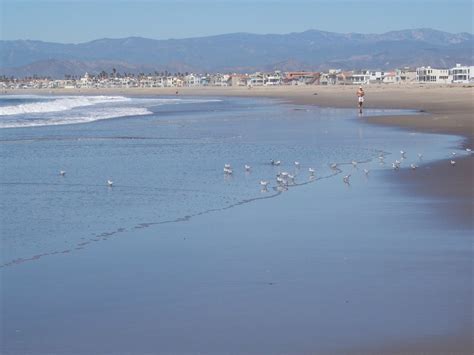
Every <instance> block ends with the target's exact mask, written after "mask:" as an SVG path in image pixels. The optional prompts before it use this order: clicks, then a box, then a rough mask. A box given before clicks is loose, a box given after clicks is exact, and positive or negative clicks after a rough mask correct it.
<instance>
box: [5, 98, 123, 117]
mask: <svg viewBox="0 0 474 355" xmlns="http://www.w3.org/2000/svg"><path fill="white" fill-rule="evenodd" d="M130 100H131V99H129V98H127V97H123V96H69V97H64V96H62V97H58V98H55V99H53V100H47V101H38V102H31V103H25V104H20V105H13V106H0V116H11V115H20V114H25V113H47V112H60V111H68V110H71V109H73V108H76V107H84V106H92V105H97V104H103V103H114V102H125V101H130Z"/></svg>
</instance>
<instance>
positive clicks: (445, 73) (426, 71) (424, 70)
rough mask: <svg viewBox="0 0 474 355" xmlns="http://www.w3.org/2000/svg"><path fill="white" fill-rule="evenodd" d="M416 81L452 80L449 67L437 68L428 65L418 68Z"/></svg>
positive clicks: (438, 82)
mask: <svg viewBox="0 0 474 355" xmlns="http://www.w3.org/2000/svg"><path fill="white" fill-rule="evenodd" d="M416 81H417V82H419V83H423V84H425V83H429V84H448V83H450V82H451V81H452V77H451V75H450V74H449V69H435V68H431V67H430V66H428V67H421V68H416Z"/></svg>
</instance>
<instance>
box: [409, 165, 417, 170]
mask: <svg viewBox="0 0 474 355" xmlns="http://www.w3.org/2000/svg"><path fill="white" fill-rule="evenodd" d="M410 168H412V170H415V169H416V168H418V166H416V165H415V164H410Z"/></svg>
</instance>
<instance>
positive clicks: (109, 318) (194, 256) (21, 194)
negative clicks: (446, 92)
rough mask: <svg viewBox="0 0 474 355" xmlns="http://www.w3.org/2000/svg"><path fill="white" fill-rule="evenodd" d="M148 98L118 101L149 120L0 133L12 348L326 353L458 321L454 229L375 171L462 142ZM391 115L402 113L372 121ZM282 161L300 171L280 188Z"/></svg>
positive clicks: (233, 102)
mask: <svg viewBox="0 0 474 355" xmlns="http://www.w3.org/2000/svg"><path fill="white" fill-rule="evenodd" d="M147 100H149V101H147ZM153 100H156V99H155V98H149V99H147V98H141V99H130V100H127V101H124V102H127V103H128V104H129V105H130V107H133V108H140V107H142V106H143V105H145V106H146V110H147V111H150V112H152V113H150V114H146V115H142V116H129V117H124V118H114V119H106V120H99V121H95V122H91V123H84V124H73V125H56V121H53V125H49V126H43V127H31V128H5V129H2V130H0V139H1V141H0V164H1V166H2V169H1V171H0V184H1V185H0V188H1V202H0V204H1V209H2V216H1V228H2V229H1V231H2V233H1V234H2V235H1V238H2V239H1V243H2V266H3V267H2V268H1V270H2V271H1V272H2V275H3V276H2V280H3V283H4V285H8V288H5V290H4V291H3V292H2V296H3V306H4V309H3V311H2V313H3V315H4V317H3V318H4V320H5V321H6V322H5V325H6V326H5V329H4V330H3V332H4V335H5V339H7V341H6V342H5V344H6V347H5V349H7V350H11V351H20V350H21V349H27V350H28V349H29V350H32V349H42V350H49V351H56V352H66V349H69V346H71V344H73V346H71V348H72V349H74V351H76V352H77V353H80V352H84V353H87V352H90V351H92V350H93V349H100V350H101V352H102V353H103V352H113V353H117V350H118V349H120V350H121V351H123V352H127V351H129V352H134V351H138V352H150V351H158V350H161V351H163V352H166V351H168V352H177V353H186V352H195V351H196V350H198V351H202V352H206V353H211V352H214V353H222V352H223V351H227V352H231V351H230V350H235V352H236V353H245V352H249V353H258V352H267V351H266V350H268V352H270V353H277V352H285V351H287V352H288V351H290V352H292V350H296V351H297V352H299V351H302V352H304V351H312V350H314V349H316V350H318V349H322V351H328V350H340V349H347V348H350V347H351V346H358V345H360V344H364V345H367V344H371V343H373V342H374V339H373V336H369V335H368V333H370V334H375V335H374V336H375V337H377V338H385V339H391V340H399V339H405V338H408V337H410V336H411V337H412V338H413V337H414V338H417V337H421V338H422V337H427V336H430V335H433V334H438V333H441V334H447V333H449V332H450V331H457V330H458V328H459V324H458V323H462V322H466V319H464V318H465V317H464V318H463V317H462V315H461V311H462V310H463V309H464V310H465V308H463V307H465V306H466V302H468V301H467V299H466V294H465V293H464V292H465V291H466V286H465V285H466V284H465V283H464V281H465V277H461V278H459V277H458V278H453V277H452V276H453V272H454V271H456V270H457V271H459V270H461V271H462V273H463V275H465V272H466V269H465V267H466V265H467V264H468V263H467V264H466V260H467V259H466V254H465V253H464V251H463V250H464V248H465V247H466V241H468V238H467V237H466V233H465V232H464V231H456V230H452V229H450V228H449V227H446V226H444V225H443V224H442V223H438V222H437V221H435V220H434V217H433V216H432V215H430V211H429V210H428V209H427V208H425V207H424V205H423V201H419V200H418V199H416V198H412V197H410V196H405V195H403V194H402V193H400V191H399V190H398V189H397V188H396V187H393V186H389V185H388V184H386V183H384V182H383V179H381V178H380V177H379V175H381V174H383V173H384V171H383V170H389V171H390V172H392V170H391V162H392V161H394V160H395V159H400V153H399V151H400V150H402V149H403V150H405V151H406V152H407V154H406V160H405V161H403V163H402V166H408V165H409V164H410V163H412V162H414V163H416V164H425V165H426V164H429V162H430V161H434V160H437V159H446V158H448V157H449V155H450V152H451V150H452V149H453V147H454V146H455V145H456V144H457V141H458V140H457V138H456V137H450V136H440V135H428V134H415V133H411V132H407V131H399V130H394V129H387V128H380V127H373V126H369V125H365V124H361V120H362V121H363V117H358V116H355V115H354V111H352V110H343V109H320V108H317V107H301V106H294V105H288V104H280V103H277V102H276V101H272V100H264V99H263V100H262V99H259V100H253V99H234V98H216V99H215V100H201V99H196V98H186V99H185V100H186V101H184V102H179V101H174V102H170V101H168V103H165V102H164V101H158V102H160V103H159V104H156V103H157V101H155V102H154V103H153ZM101 104H102V103H101ZM101 104H98V105H99V106H98V107H97V105H91V106H92V107H91V106H87V107H84V106H81V107H79V108H76V107H74V108H71V109H70V111H74V110H76V109H79V110H81V112H82V113H81V115H85V113H87V112H89V111H91V112H94V111H95V110H97V109H98V108H99V109H100V107H101V106H100V105H101ZM105 105H109V103H105ZM123 109H124V110H127V109H129V107H128V106H127V105H125V107H124V108H123ZM88 110H89V111H88ZM66 112H67V114H65V115H64V117H66V118H67V117H68V116H70V117H76V113H75V112H69V111H66ZM384 113H390V114H394V113H400V114H402V113H403V112H401V111H395V112H394V111H383V110H373V111H367V112H366V113H365V114H364V115H365V116H366V115H380V114H384ZM63 114H64V112H63ZM30 115H31V114H30ZM44 115H45V114H44V113H41V115H40V116H41V119H42V120H43V121H44V120H45V116H44ZM54 115H60V114H59V113H58V112H56V113H55V114H54ZM11 116H14V115H11ZM55 117H56V116H55ZM64 117H63V118H64ZM1 119H2V117H0V120H1ZM8 119H9V122H12V120H14V117H9V118H8ZM74 122H75V121H74ZM418 152H422V153H423V154H424V158H423V161H419V159H418V157H417V153H418ZM380 153H383V154H384V155H385V156H386V158H385V161H386V164H385V165H381V164H380V163H379V159H378V156H379V154H380ZM458 153H459V154H461V152H458ZM270 159H275V160H281V161H282V164H281V166H280V167H275V166H272V165H271V164H270ZM295 160H298V161H300V162H301V165H300V168H299V169H297V168H295V166H294V164H293V162H294V161H295ZM351 161H358V162H359V164H358V166H357V167H353V166H352V164H351ZM225 163H229V164H231V165H232V166H233V169H234V173H233V175H232V176H224V174H223V170H222V169H223V166H224V164H225ZM331 163H338V169H331V168H330V167H329V165H330V164H331ZM244 164H249V165H251V166H252V169H251V171H250V172H245V171H244V168H243V166H244ZM309 167H312V168H315V169H316V174H315V177H311V176H310V174H309V173H308V168H309ZM364 168H365V169H370V170H371V172H370V173H369V175H368V176H366V175H365V174H364V172H363V169H364ZM60 170H65V171H66V172H67V173H66V175H65V176H60V175H59V171H60ZM279 171H288V172H290V173H293V174H295V175H296V179H295V185H294V186H293V185H291V186H289V188H288V191H279V190H277V189H276V183H275V175H276V174H277V173H278V172H279ZM393 173H396V172H393ZM347 174H351V175H352V177H351V181H352V184H351V185H345V184H344V183H343V182H342V176H344V175H347ZM107 179H112V180H113V181H114V186H113V187H112V188H109V187H107V186H106V180H107ZM262 179H265V180H269V181H270V182H271V187H270V188H269V189H268V191H261V188H260V184H259V182H260V180H262ZM446 237H449V238H448V239H447V238H446ZM425 249H427V250H425ZM467 256H469V255H467ZM439 258H441V260H442V261H443V262H442V263H440V262H438V261H439V260H440V259H439ZM445 261H449V265H451V266H452V267H453V268H454V269H449V268H446V267H445V266H446V265H445V264H444V262H445ZM453 265H454V266H453ZM439 272H442V273H444V274H443V275H441V276H440V274H439ZM420 277H421V279H424V281H427V282H428V284H427V283H426V282H422V283H421V284H420V283H419V282H418V281H417V278H418V280H419V278H420ZM460 281H463V282H460ZM446 287H447V288H446ZM60 290H61V291H60ZM447 290H449V291H447ZM58 293H59V294H58ZM396 294H398V295H396ZM434 294H438V295H439V298H438V299H437V300H433V301H432V302H429V301H427V300H426V297H431V296H433V295H434ZM453 295H454V296H455V297H457V301H456V302H457V303H456V305H454V306H452V307H451V308H450V307H446V305H447V304H450V299H451V297H453ZM410 297H411V298H410ZM346 301H347V302H346ZM354 302H355V303H354ZM39 304H40V305H41V307H39ZM348 304H350V307H349V306H348ZM440 306H443V307H445V308H443V309H441V310H440V309H439V307H440ZM384 312H385V313H384ZM400 312H401V313H400ZM413 312H419V315H418V316H417V317H416V319H415V320H414V319H413V318H409V317H410V316H411V315H412V314H413ZM400 314H402V316H400ZM397 317H400V318H397ZM441 318H443V319H445V323H443V324H441V325H440V324H438V325H435V324H433V320H436V319H441ZM72 319H73V321H72V322H71V323H72V324H70V326H68V327H66V328H64V329H63V328H61V324H62V322H64V321H66V320H69V321H68V323H69V322H70V321H71V320H72ZM408 319H410V321H409V322H408V323H409V324H407V320H408ZM388 323H389V324H388ZM410 324H411V326H410ZM361 327H362V328H367V329H368V332H367V333H363V332H362V333H361V331H360V329H361ZM417 329H418V330H417ZM216 333H218V334H219V335H220V336H219V338H218V339H216V338H215V334H216ZM77 334H83V335H84V337H85V338H86V339H87V341H86V343H82V342H80V341H77V340H74V339H75V336H76V335H77ZM158 334H161V335H158ZM52 337H54V338H55V339H56V340H53V338H52ZM183 337H184V338H185V339H188V340H189V341H188V343H186V342H184V343H183V342H181V340H180V339H182V338H183ZM341 337H342V338H341ZM57 338H61V339H62V340H61V341H58V340H57ZM117 338H118V339H117ZM284 339H286V340H287V341H286V343H285V342H284ZM112 340H113V342H112ZM379 340H380V339H379ZM111 342H112V343H111ZM272 342H273V343H272ZM41 344H42V345H41ZM243 344H245V345H243ZM20 352H21V351H20Z"/></svg>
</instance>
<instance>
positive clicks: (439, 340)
mask: <svg viewBox="0 0 474 355" xmlns="http://www.w3.org/2000/svg"><path fill="white" fill-rule="evenodd" d="M170 89H174V88H170ZM212 89H213V90H202V91H201V90H197V89H193V90H181V91H180V95H182V94H185V95H193V96H242V97H244V96H245V97H268V98H274V99H279V100H282V101H285V102H289V103H293V104H301V105H318V106H322V107H324V106H328V107H342V108H350V107H353V108H354V110H356V107H355V105H354V104H355V94H354V89H355V88H354V87H343V88H334V90H333V88H328V89H327V90H320V88H318V87H310V88H290V90H289V92H284V91H282V90H279V89H280V88H278V90H277V89H275V91H273V88H271V89H270V90H265V89H262V90H255V89H251V90H248V93H247V92H246V91H242V92H240V91H237V92H236V91H234V90H227V89H226V88H223V89H219V88H217V89H216V90H215V88H212ZM323 89H324V88H323ZM399 89H402V88H399ZM403 89H406V88H403ZM457 89H461V88H456V91H457ZM245 90H247V89H245ZM413 90H416V88H413ZM427 90H435V91H436V92H434V93H433V92H432V91H430V92H429V95H427V97H421V98H420V97H417V96H416V95H412V96H413V97H412V98H410V99H408V98H406V97H407V96H410V92H409V93H398V92H397V91H391V90H390V91H388V88H385V87H384V88H374V91H372V87H371V88H368V89H367V94H368V98H370V100H368V101H367V103H370V104H368V105H367V108H387V107H388V108H399V109H411V110H416V109H418V110H424V111H426V112H427V113H428V112H429V113H430V114H429V115H428V114H427V115H421V116H420V115H410V114H408V115H406V116H379V117H371V118H370V119H362V120H361V122H360V123H362V124H381V125H390V126H392V127H398V128H400V129H408V130H416V131H423V132H432V133H445V134H455V135H457V136H462V137H464V143H461V145H462V146H466V145H469V144H470V143H472V123H473V119H472V118H470V117H469V114H470V113H471V112H472V110H471V106H472V104H470V102H469V101H470V100H469V99H470V95H471V93H472V90H469V91H466V92H467V95H464V94H463V95H462V100H460V101H461V106H462V105H464V106H463V108H461V109H459V110H458V109H456V107H453V105H456V103H457V104H458V105H459V101H456V100H454V98H455V97H456V95H457V94H458V93H457V92H456V93H454V92H453V93H449V92H448V93H446V92H447V91H446V92H445V90H451V89H449V88H444V89H442V90H441V88H439V89H438V88H429V89H427ZM438 90H439V91H438ZM463 90H466V89H463ZM134 91H135V90H130V91H129V92H123V90H121V92H117V91H111V92H103V91H101V92H90V93H89V92H84V91H76V92H74V93H75V94H92V93H94V94H114V95H129V96H137V95H156V94H158V95H173V96H175V94H174V92H170V91H171V90H167V91H166V93H165V92H162V91H159V92H158V91H156V90H151V91H141V92H140V93H138V92H134ZM418 91H419V90H418ZM131 92H133V94H132V93H131ZM223 92H225V93H224V94H223ZM315 92H317V93H318V95H314V93H315ZM22 93H24V92H22ZM40 93H43V92H42V91H41V92H40ZM411 93H412V94H413V92H411ZM44 94H49V93H44ZM56 94H60V95H64V94H73V93H72V92H70V91H67V92H61V93H59V92H58V93H56ZM439 96H441V97H444V98H445V99H446V100H447V107H445V108H443V107H438V103H437V102H433V104H431V103H430V102H427V101H429V100H435V99H436V98H438V99H439ZM405 98H406V99H405ZM417 100H418V103H419V106H416V104H417ZM465 100H467V101H465ZM397 102H398V103H397ZM338 104H339V106H338ZM435 104H436V105H435ZM396 105H399V107H394V106H396ZM411 105H413V106H411ZM442 105H443V104H440V106H442ZM444 105H446V103H445V104H444ZM417 107H420V108H417ZM432 107H433V112H435V113H432V112H431V111H429V109H430V108H432ZM450 107H451V108H452V109H453V112H455V113H453V116H451V113H450ZM455 109H456V110H455ZM443 111H444V112H448V113H449V117H454V120H453V121H452V120H451V119H444V120H443V115H447V114H446V113H443ZM420 120H421V121H422V122H421V123H420ZM380 121H383V122H380ZM440 121H441V123H440ZM445 121H446V122H445ZM400 122H401V123H400ZM408 154H413V152H409V153H408ZM456 160H457V161H458V164H457V165H456V166H455V167H451V166H450V164H449V157H447V158H446V160H444V159H443V160H440V161H437V162H435V163H429V164H426V165H427V166H426V169H425V167H424V166H421V167H420V168H419V169H418V170H417V171H416V173H413V172H412V171H411V170H410V169H406V168H404V169H401V170H400V171H398V172H397V173H393V172H390V171H386V172H384V173H383V176H384V179H389V180H393V182H394V185H396V187H397V188H396V190H397V191H396V193H398V192H399V193H403V194H405V193H410V194H414V195H419V196H422V197H428V198H427V199H426V200H429V201H428V202H427V203H429V204H430V206H432V207H433V208H434V209H437V211H436V212H437V213H436V215H437V216H438V215H439V216H442V217H443V218H442V219H446V220H448V219H449V221H448V222H449V225H450V226H451V225H452V226H453V228H452V231H453V234H455V233H456V231H457V230H458V229H457V226H459V225H460V224H462V225H464V224H466V226H467V227H468V228H472V201H473V199H472V193H473V191H472V175H473V174H472V173H473V168H472V167H473V166H472V162H473V160H472V156H470V157H464V158H462V159H461V158H459V159H456ZM440 202H441V203H440ZM438 213H439V214H438ZM440 219H441V218H440ZM311 223H312V222H311ZM237 234H238V233H237ZM188 242H189V241H188ZM410 248H411V246H410ZM406 250H410V249H409V248H408V249H406ZM382 251H384V250H382ZM464 252H466V253H472V252H471V251H469V250H464ZM58 262H59V261H58ZM395 263H398V261H395ZM432 265H435V264H432ZM436 266H437V267H444V265H443V264H442V263H441V262H440V263H438V264H437V265H436ZM426 270H427V269H426ZM456 279H457V278H456ZM408 289H409V288H408ZM464 326H465V324H464ZM468 328H469V327H468ZM463 330H466V329H465V328H463ZM467 330H468V331H470V332H472V324H470V329H467ZM469 350H471V351H472V343H469V332H468V333H467V334H464V332H462V333H459V334H454V335H453V336H452V337H451V336H450V335H442V336H439V337H437V336H429V337H426V338H420V339H419V340H418V341H417V340H414V341H410V342H407V343H401V344H393V343H390V342H388V343H387V344H382V345H379V346H377V347H376V346H375V345H374V347H371V348H366V349H364V352H363V353H374V354H375V353H384V354H396V353H397V354H402V353H403V354H405V353H421V352H423V353H440V354H441V353H448V352H449V353H456V354H464V353H466V354H467V353H470V351H469ZM349 353H350V352H349ZM359 353H361V352H360V349H359V352H357V351H355V352H354V354H359Z"/></svg>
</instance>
